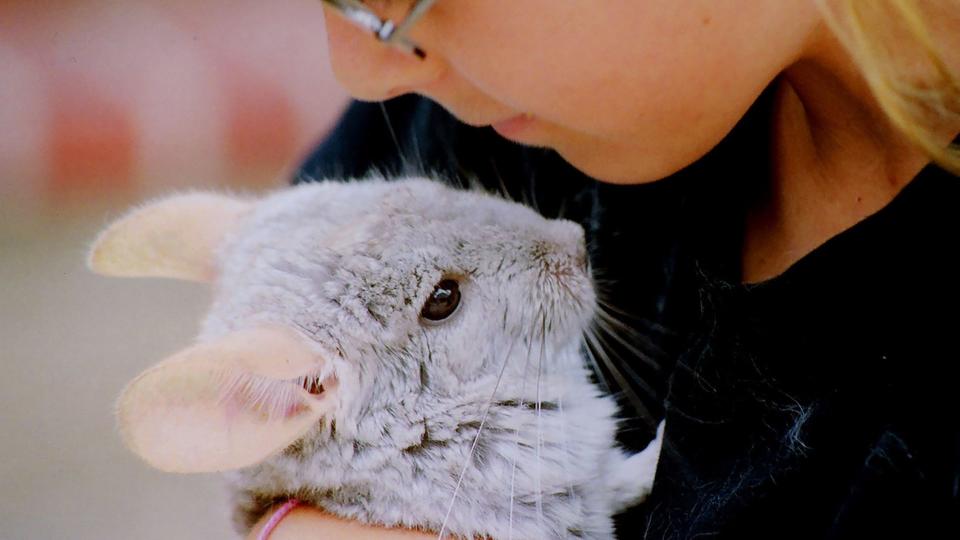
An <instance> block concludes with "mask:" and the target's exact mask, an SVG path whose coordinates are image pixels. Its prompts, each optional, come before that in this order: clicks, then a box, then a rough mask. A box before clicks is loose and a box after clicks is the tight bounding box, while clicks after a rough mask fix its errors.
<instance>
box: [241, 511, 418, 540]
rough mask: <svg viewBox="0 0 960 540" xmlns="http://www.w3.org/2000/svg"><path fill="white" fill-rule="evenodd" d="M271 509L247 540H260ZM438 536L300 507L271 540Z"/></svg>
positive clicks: (400, 539) (415, 539)
mask: <svg viewBox="0 0 960 540" xmlns="http://www.w3.org/2000/svg"><path fill="white" fill-rule="evenodd" d="M274 511H275V509H271V510H270V511H269V512H267V513H266V514H264V516H263V517H261V518H260V521H259V522H257V524H256V525H255V526H254V527H253V530H251V531H250V534H249V535H247V540H257V536H258V535H259V534H260V531H261V530H262V529H263V526H264V525H265V524H266V523H267V520H269V519H270V516H271V515H273V512H274ZM436 537H437V535H436V533H424V532H420V531H411V530H407V529H384V528H379V527H372V526H370V525H364V524H361V523H358V522H356V521H348V520H345V519H342V518H339V517H336V516H332V515H330V514H327V513H325V512H323V511H321V510H318V509H316V508H311V507H309V506H298V507H297V508H294V509H293V511H291V512H290V513H289V514H287V515H286V516H285V517H284V518H283V520H282V521H281V522H280V524H279V525H277V528H276V529H274V530H273V533H271V535H270V540H321V539H329V538H343V539H345V540H347V539H349V540H425V539H431V540H435V539H436Z"/></svg>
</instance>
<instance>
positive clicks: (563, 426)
mask: <svg viewBox="0 0 960 540" xmlns="http://www.w3.org/2000/svg"><path fill="white" fill-rule="evenodd" d="M557 413H558V417H559V419H560V444H561V445H562V446H563V479H564V483H565V484H567V495H568V496H569V497H571V498H573V496H574V494H575V493H576V491H575V490H574V489H573V480H572V479H571V478H570V465H571V463H570V444H569V442H568V441H567V417H566V416H564V414H563V394H561V395H559V396H557Z"/></svg>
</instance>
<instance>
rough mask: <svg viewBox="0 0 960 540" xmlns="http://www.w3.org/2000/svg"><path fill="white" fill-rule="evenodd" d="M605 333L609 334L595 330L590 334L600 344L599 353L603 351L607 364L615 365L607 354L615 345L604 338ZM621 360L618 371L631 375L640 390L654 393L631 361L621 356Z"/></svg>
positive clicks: (650, 393) (633, 383)
mask: <svg viewBox="0 0 960 540" xmlns="http://www.w3.org/2000/svg"><path fill="white" fill-rule="evenodd" d="M605 333H606V334H608V333H607V332H593V331H591V332H590V335H591V336H592V337H593V339H594V344H596V345H598V346H599V347H600V351H598V354H601V353H602V359H603V360H604V361H605V363H606V364H608V365H613V360H612V359H611V358H610V355H609V354H607V351H610V350H613V347H611V344H610V342H608V341H607V340H606V339H605V338H604V334H605ZM614 341H616V339H615V338H614ZM617 343H620V342H619V341H617ZM621 345H622V343H621ZM618 358H620V357H618ZM620 360H621V361H620V362H618V364H619V366H620V367H618V368H617V371H618V372H620V374H621V375H623V376H626V377H629V378H630V381H631V385H632V386H636V387H639V388H640V390H642V391H644V392H646V393H647V395H654V393H653V388H651V387H650V385H649V384H647V382H646V381H645V380H644V379H643V377H641V376H640V375H639V374H637V372H636V371H634V369H633V368H632V367H630V364H629V363H627V362H623V361H622V358H620ZM651 362H652V361H651ZM644 364H647V362H644ZM654 371H655V372H656V371H659V369H656V368H655V369H654Z"/></svg>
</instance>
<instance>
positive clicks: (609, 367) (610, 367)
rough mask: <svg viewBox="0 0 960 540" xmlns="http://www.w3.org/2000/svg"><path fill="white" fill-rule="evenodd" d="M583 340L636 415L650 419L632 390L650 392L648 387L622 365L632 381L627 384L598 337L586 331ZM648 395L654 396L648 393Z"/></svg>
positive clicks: (645, 407)
mask: <svg viewBox="0 0 960 540" xmlns="http://www.w3.org/2000/svg"><path fill="white" fill-rule="evenodd" d="M583 335H584V338H586V340H587V343H588V345H589V346H590V347H591V348H592V350H593V353H594V354H595V355H596V356H597V357H599V358H600V360H601V362H602V363H603V366H604V367H605V368H606V371H607V372H608V373H610V376H611V377H613V379H614V381H615V382H616V383H617V386H619V387H620V391H621V392H623V394H624V395H625V396H626V397H627V400H629V401H630V404H631V405H633V407H634V408H635V410H636V411H637V414H640V415H643V417H644V418H651V417H652V415H651V414H650V410H649V409H648V408H647V406H646V405H644V403H643V400H642V399H640V396H638V395H637V392H636V391H635V390H634V385H637V386H643V387H645V389H644V391H646V392H652V391H651V389H650V388H649V386H647V385H646V383H644V382H643V380H641V379H640V377H639V376H638V375H637V374H636V373H635V372H633V370H631V369H630V368H629V366H627V365H624V366H623V368H624V369H625V370H627V371H628V372H629V373H630V375H629V376H630V377H631V378H632V379H633V380H634V382H633V383H631V382H629V381H628V380H627V378H626V376H624V374H623V372H622V371H621V370H620V368H619V367H617V365H616V364H614V363H613V360H611V359H610V357H609V356H608V355H607V354H606V353H605V352H604V348H603V346H602V345H601V344H600V342H599V341H598V336H597V335H596V334H595V333H594V332H593V331H592V330H591V329H588V330H587V331H586V332H584V334H583ZM649 395H655V394H653V393H650V394H649Z"/></svg>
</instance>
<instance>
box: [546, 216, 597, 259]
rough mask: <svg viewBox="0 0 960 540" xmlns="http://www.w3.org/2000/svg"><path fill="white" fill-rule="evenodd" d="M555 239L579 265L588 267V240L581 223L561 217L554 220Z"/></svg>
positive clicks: (553, 231)
mask: <svg viewBox="0 0 960 540" xmlns="http://www.w3.org/2000/svg"><path fill="white" fill-rule="evenodd" d="M552 228H553V230H552V231H551V232H552V233H553V241H554V242H556V243H557V245H559V246H561V247H562V248H563V250H564V251H565V252H567V253H569V254H570V256H571V257H572V258H573V260H574V262H575V263H576V265H577V266H578V267H582V268H584V269H586V268H588V265H589V260H588V258H587V241H586V235H585V234H584V231H583V227H582V226H581V225H580V224H579V223H574V222H573V221H569V220H565V219H561V220H556V221H554V222H552Z"/></svg>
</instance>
